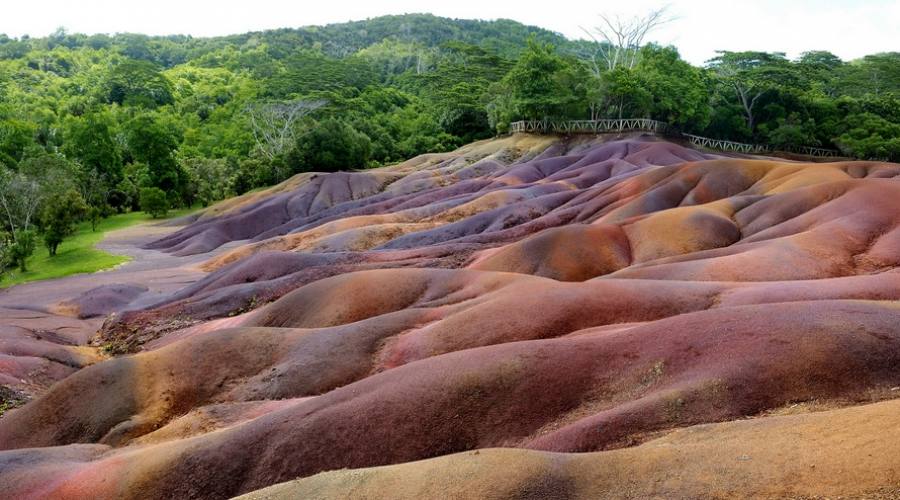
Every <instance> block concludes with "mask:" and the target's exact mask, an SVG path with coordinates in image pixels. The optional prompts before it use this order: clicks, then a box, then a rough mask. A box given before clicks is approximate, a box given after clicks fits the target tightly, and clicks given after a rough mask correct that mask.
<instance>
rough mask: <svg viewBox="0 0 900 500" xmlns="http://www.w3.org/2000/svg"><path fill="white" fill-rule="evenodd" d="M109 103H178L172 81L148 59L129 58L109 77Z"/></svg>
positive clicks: (115, 68)
mask: <svg viewBox="0 0 900 500" xmlns="http://www.w3.org/2000/svg"><path fill="white" fill-rule="evenodd" d="M105 100H106V102H109V103H117V104H124V105H127V106H139V107H144V108H155V107H157V106H162V105H165V104H172V103H174V102H175V101H174V98H173V97H172V84H171V83H170V82H169V80H168V79H167V78H166V77H165V76H164V75H163V74H162V73H161V72H160V70H159V68H158V67H157V66H156V65H155V64H153V63H151V62H148V61H138V60H126V61H123V62H121V63H120V64H118V65H117V66H115V67H114V68H113V69H112V70H111V71H110V73H109V76H108V78H107V80H106V88H105Z"/></svg>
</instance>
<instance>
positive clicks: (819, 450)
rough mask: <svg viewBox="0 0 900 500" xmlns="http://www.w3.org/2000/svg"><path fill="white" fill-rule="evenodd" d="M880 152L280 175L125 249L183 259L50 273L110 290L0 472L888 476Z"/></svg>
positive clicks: (3, 483) (587, 143)
mask: <svg viewBox="0 0 900 500" xmlns="http://www.w3.org/2000/svg"><path fill="white" fill-rule="evenodd" d="M898 176H900V165H897V164H890V163H877V162H861V161H854V162H833V163H812V162H809V163H806V162H797V161H788V160H783V159H778V158H758V157H742V156H741V157H738V156H725V155H721V154H715V153H709V152H700V151H697V150H693V149H688V148H685V147H683V146H680V145H677V144H673V143H668V142H664V141H661V140H658V139H655V138H652V137H645V136H631V137H619V138H608V137H607V138H602V137H587V136H582V137H577V138H558V137H548V136H529V135H514V136H511V137H507V138H501V139H496V140H491V141H484V142H480V143H475V144H472V145H469V146H467V147H464V148H462V149H460V150H458V151H455V152H452V153H445V154H436V155H426V156H423V157H418V158H415V159H412V160H409V161H408V162H405V163H403V164H399V165H396V166H392V167H386V168H381V169H375V170H369V171H363V172H342V173H333V174H321V173H319V174H316V173H308V174H301V175H298V176H296V177H294V178H292V179H290V180H289V181H287V182H285V183H284V184H282V185H279V186H275V187H273V188H271V189H269V190H266V191H261V192H257V193H252V194H249V195H245V196H242V197H239V198H236V199H233V200H229V201H227V202H225V203H222V204H220V205H217V206H215V207H213V208H212V209H210V210H208V211H207V212H206V213H204V214H203V215H202V216H200V217H199V218H197V219H196V220H194V221H193V223H191V224H190V225H187V226H186V227H184V228H182V229H180V230H178V231H175V232H173V233H170V234H168V235H166V236H164V237H162V238H161V239H158V240H156V241H154V242H152V243H150V244H149V245H147V246H146V248H145V249H144V250H140V251H141V252H146V253H147V254H148V255H159V256H161V257H159V260H157V261H153V262H157V263H158V266H160V268H163V267H164V268H165V269H166V270H167V271H166V272H167V273H171V275H172V276H175V275H177V274H178V273H179V272H185V273H187V274H189V275H190V279H185V281H184V282H183V283H182V284H181V285H180V286H171V284H169V282H166V283H167V285H166V286H164V287H162V286H158V284H157V285H154V284H153V283H150V284H149V287H148V281H152V280H151V278H150V276H152V272H153V269H152V266H150V267H149V268H140V269H139V270H136V271H134V272H131V274H129V270H128V268H127V267H126V268H123V270H122V271H121V274H113V275H111V277H110V278H109V279H106V280H105V281H104V283H103V286H100V287H96V288H89V289H88V288H87V287H84V286H80V287H73V288H72V292H71V294H70V296H66V297H57V296H56V295H53V300H52V301H50V300H49V299H48V301H47V302H48V304H47V305H46V306H45V307H44V309H43V310H46V311H51V312H53V313H54V314H56V315H57V316H54V318H56V319H55V321H63V320H64V319H65V318H68V320H71V321H75V318H74V317H78V316H81V317H82V318H98V317H100V318H102V315H104V314H106V313H112V314H111V315H110V316H109V317H107V318H105V321H104V323H103V325H102V327H101V328H100V330H99V333H97V334H96V335H95V336H93V337H92V338H90V336H89V335H84V334H80V336H79V337H78V338H79V339H82V341H81V342H76V341H74V340H73V341H72V342H70V343H69V344H66V345H65V346H60V347H59V349H62V350H63V351H65V352H66V353H69V352H77V353H82V355H83V356H84V357H83V358H79V359H78V362H77V363H76V364H73V363H69V364H67V365H66V366H67V367H68V369H67V370H65V372H64V373H63V372H61V373H60V374H58V376H56V377H55V378H53V379H52V381H56V380H58V382H56V383H54V384H53V385H50V384H49V383H45V384H44V385H37V386H33V387H32V389H33V391H34V392H35V398H34V399H33V400H32V401H31V402H30V403H29V404H27V405H25V406H23V407H22V408H19V409H16V410H13V411H10V412H8V413H7V414H6V415H4V416H3V417H2V418H0V449H2V450H4V451H0V491H3V492H5V493H4V494H3V496H9V497H10V498H39V497H46V496H52V497H58V498H162V497H165V498H226V497H230V496H234V495H239V494H246V493H251V492H252V493H251V494H250V496H251V497H252V498H371V499H378V498H385V499H387V498H410V499H412V498H605V497H611V498H622V497H626V498H648V497H650V498H652V497H658V498H706V497H708V498H719V497H785V496H787V497H798V498H811V497H817V496H826V497H836V496H843V497H853V496H864V497H867V498H868V497H871V498H896V497H898V496H900V406H898V405H900V302H898V300H900V270H898V265H900V177H898ZM142 273H143V274H142ZM157 279H158V277H157ZM66 283H67V282H66V281H62V282H60V284H59V286H58V287H57V288H59V289H62V290H65V286H66ZM60 287H61V288H60ZM116 287H119V288H116ZM13 293H14V292H13ZM57 299H58V301H57ZM63 299H64V300H63ZM5 300H6V302H9V301H10V299H5ZM49 302H52V304H50V303H49ZM2 305H3V303H2V302H0V306H2ZM60 318H63V319H60ZM79 321H88V320H87V319H82V320H79ZM94 321H95V322H96V325H99V320H94ZM2 322H3V323H9V322H8V321H6V320H3V321H2ZM2 326H3V327H5V326H7V325H2ZM85 328H86V327H85ZM85 328H82V330H79V331H87V330H86V329H85ZM22 331H26V330H22ZM27 331H30V332H34V331H36V330H35V329H31V330H27ZM5 335H6V337H3V338H7V337H8V338H9V339H10V340H8V341H6V342H7V344H4V345H15V346H19V347H20V348H21V349H24V348H22V347H21V346H30V347H29V348H30V349H32V351H34V352H31V354H30V355H23V354H22V353H21V352H20V353H19V354H18V355H17V354H16V353H15V352H11V351H10V350H9V349H7V350H6V351H4V354H3V356H5V357H6V358H8V359H10V360H11V361H10V362H8V363H7V364H6V365H4V364H2V363H0V376H3V375H7V376H10V377H11V378H16V377H18V379H19V380H25V379H27V376H28V373H27V370H23V369H21V366H23V363H25V361H24V360H25V359H26V358H29V359H30V358H34V359H35V360H38V361H39V362H48V363H49V362H50V361H48V358H50V357H51V354H48V352H49V351H50V349H49V348H45V346H44V344H40V346H42V347H41V349H44V350H43V351H41V352H38V348H37V347H34V346H38V344H36V343H35V342H36V341H34V340H33V339H32V340H27V339H26V337H27V338H30V337H28V335H27V334H25V333H21V332H20V330H14V329H13V328H12V327H11V326H10V327H9V330H8V332H7V333H6V334H5ZM17 335H18V337H17ZM89 338H90V339H89ZM23 339H24V340H23ZM76 340H77V339H76ZM88 340H90V344H91V345H93V346H94V347H95V348H94V349H92V348H91V347H89V346H87V345H84V344H86V343H88ZM16 342H18V344H16ZM29 342H30V343H29ZM70 344H71V345H70ZM54 345H56V344H54ZM2 346H3V345H0V347H2ZM21 349H20V350H21ZM54 349H56V348H54ZM59 349H57V350H56V351H53V352H57V351H58V350H59ZM45 351H46V352H45ZM42 353H43V354H42ZM67 355H68V354H67ZM54 356H55V355H54ZM41 360H43V361H41ZM10 367H15V368H16V369H17V370H19V371H17V372H16V373H17V374H18V375H15V376H13V375H10V370H11V368H10ZM23 377H24V378H23ZM47 386H49V387H47ZM357 469H359V470H357ZM279 483H283V484H279ZM273 485H274V486H273ZM263 488H266V489H263ZM255 490H259V491H255Z"/></svg>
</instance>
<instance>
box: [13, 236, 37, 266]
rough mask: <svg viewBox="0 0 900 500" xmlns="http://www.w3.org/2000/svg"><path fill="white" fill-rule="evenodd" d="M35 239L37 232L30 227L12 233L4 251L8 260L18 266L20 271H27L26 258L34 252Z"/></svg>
mask: <svg viewBox="0 0 900 500" xmlns="http://www.w3.org/2000/svg"><path fill="white" fill-rule="evenodd" d="M36 241H37V234H36V233H35V231H34V230H32V229H27V230H20V231H16V232H15V233H13V235H12V238H11V242H10V244H9V247H8V249H7V250H6V253H7V258H8V259H9V261H10V262H12V263H13V265H15V266H16V267H18V268H19V271H20V272H23V273H24V272H26V271H28V265H27V264H28V259H29V258H30V257H31V256H32V255H33V254H34V249H35V247H36V246H37V244H36Z"/></svg>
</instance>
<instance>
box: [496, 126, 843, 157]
mask: <svg viewBox="0 0 900 500" xmlns="http://www.w3.org/2000/svg"><path fill="white" fill-rule="evenodd" d="M509 131H510V132H512V133H532V134H602V133H611V132H649V133H652V134H657V135H661V136H666V137H675V138H683V139H686V140H687V141H689V142H690V143H691V144H693V145H694V146H697V147H700V148H706V149H713V150H716V151H733V152H737V153H747V154H759V153H771V152H775V151H776V148H774V147H770V146H764V145H761V144H747V143H743V142H734V141H726V140H724V139H712V138H709V137H701V136H699V135H692V134H682V133H681V132H679V131H678V130H677V129H676V128H675V127H672V126H671V125H669V124H668V123H666V122H661V121H658V120H651V119H649V118H617V119H608V120H567V121H555V120H522V121H517V122H513V123H510V124H509ZM785 149H786V152H789V153H797V154H802V155H807V156H820V157H825V158H834V157H838V156H840V155H841V153H840V151H836V150H834V149H825V148H814V147H809V146H800V147H790V148H785Z"/></svg>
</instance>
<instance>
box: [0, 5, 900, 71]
mask: <svg viewBox="0 0 900 500" xmlns="http://www.w3.org/2000/svg"><path fill="white" fill-rule="evenodd" d="M3 4H5V5H3ZM663 5H666V1H665V0H663V1H652V0H628V1H625V0H619V1H616V2H604V1H602V0H601V1H597V0H593V1H586V0H553V1H549V2H547V1H541V2H537V1H529V0H449V1H448V0H440V1H436V0H368V1H360V0H354V1H351V0H315V1H309V0H293V1H291V0H280V1H279V0H252V1H248V0H243V1H236V0H31V1H25V2H22V1H13V0H0V33H6V34H7V35H9V36H14V37H19V36H22V35H24V34H28V35H30V36H46V35H48V34H49V33H51V32H52V31H54V30H55V29H56V28H58V27H64V28H66V30H67V31H69V32H80V33H87V34H93V33H117V32H132V33H145V34H150V35H168V34H190V35H194V36H213V35H226V34H234V33H243V32H246V31H256V30H263V29H270V28H285V27H299V26H308V25H319V24H327V23H335V22H343V21H349V20H360V19H366V18H369V17H376V16H380V15H385V14H404V13H413V12H429V13H432V14H434V15H437V16H445V17H454V18H463V19H497V18H506V19H513V20H516V21H519V22H522V23H525V24H529V25H535V26H540V27H543V28H546V29H550V30H552V31H556V32H559V33H562V34H564V35H566V36H568V37H569V38H584V37H585V34H584V31H583V29H582V28H588V29H589V28H590V27H592V26H595V25H596V24H597V23H598V22H599V14H600V13H604V14H607V15H620V16H622V17H629V16H633V15H635V14H645V13H646V12H648V11H649V10H651V9H654V8H658V7H660V6H663ZM669 10H670V12H672V14H673V15H674V16H675V17H676V19H675V20H673V21H672V22H670V23H669V24H668V25H666V26H665V27H663V28H661V29H659V30H658V31H656V32H655V33H653V34H652V35H651V36H650V37H649V38H650V40H649V41H656V42H658V43H662V44H666V45H668V44H671V45H675V46H676V47H678V49H679V51H680V52H681V54H682V56H683V57H684V58H685V59H686V60H688V61H690V62H691V63H694V64H698V65H699V64H702V63H703V62H704V61H706V60H707V59H710V58H712V57H714V55H715V51H716V50H764V51H770V52H772V51H779V52H786V53H787V54H788V56H789V57H795V56H797V55H799V54H800V53H801V52H804V51H807V50H828V51H831V52H833V53H835V54H837V55H838V56H840V57H841V58H842V59H844V60H851V59H856V58H859V57H862V56H864V55H866V54H872V53H876V52H887V51H900V0H855V1H854V0H830V1H828V0H819V1H813V0H780V1H779V0H744V1H729V0H718V1H715V0H680V1H672V2H670V4H669Z"/></svg>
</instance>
